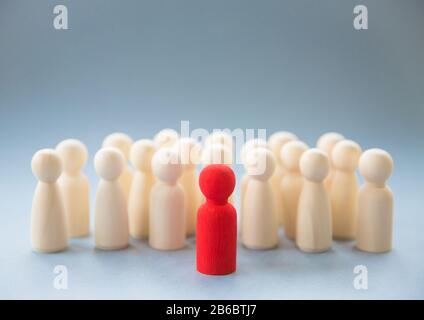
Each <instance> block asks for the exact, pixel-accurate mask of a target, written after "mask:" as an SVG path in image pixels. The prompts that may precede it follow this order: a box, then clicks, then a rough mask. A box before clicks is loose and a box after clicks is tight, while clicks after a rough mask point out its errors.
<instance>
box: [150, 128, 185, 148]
mask: <svg viewBox="0 0 424 320" xmlns="http://www.w3.org/2000/svg"><path fill="white" fill-rule="evenodd" d="M179 138H180V135H179V134H178V132H177V131H175V130H174V129H163V130H161V131H159V132H158V133H157V134H156V135H155V136H154V138H153V142H154V143H155V145H156V149H160V148H168V147H172V146H174V144H175V142H177V141H178V139H179Z"/></svg>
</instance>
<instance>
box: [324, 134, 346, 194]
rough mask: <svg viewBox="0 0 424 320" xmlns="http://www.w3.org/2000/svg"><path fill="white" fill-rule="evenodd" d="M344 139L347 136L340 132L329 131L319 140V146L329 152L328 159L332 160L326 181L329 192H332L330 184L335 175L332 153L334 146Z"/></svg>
mask: <svg viewBox="0 0 424 320" xmlns="http://www.w3.org/2000/svg"><path fill="white" fill-rule="evenodd" d="M342 140H345V137H344V136H343V135H341V134H340V133H337V132H327V133H324V134H323V135H322V136H321V137H320V138H319V139H318V141H317V148H318V149H320V150H321V151H324V152H325V153H326V154H327V157H328V161H329V162H330V171H329V173H328V175H327V178H325V181H324V185H325V188H326V189H327V191H328V192H330V186H331V182H332V181H333V176H334V164H333V160H332V157H331V153H332V151H333V149H334V146H335V145H336V144H337V143H338V142H340V141H342Z"/></svg>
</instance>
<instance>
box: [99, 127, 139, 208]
mask: <svg viewBox="0 0 424 320" xmlns="http://www.w3.org/2000/svg"><path fill="white" fill-rule="evenodd" d="M132 144H133V140H132V139H131V137H130V136H128V135H127V134H125V133H121V132H117V133H112V134H110V135H108V136H107V137H106V138H105V139H104V140H103V145H102V146H103V147H113V148H117V149H118V150H119V151H121V152H122V155H123V156H124V161H125V163H124V168H123V171H122V174H121V176H120V177H119V182H120V183H121V186H122V189H123V190H124V194H125V199H126V200H128V197H129V195H130V189H131V184H132V178H133V172H132V169H131V168H130V167H129V165H128V162H129V160H130V159H129V158H130V150H131V146H132Z"/></svg>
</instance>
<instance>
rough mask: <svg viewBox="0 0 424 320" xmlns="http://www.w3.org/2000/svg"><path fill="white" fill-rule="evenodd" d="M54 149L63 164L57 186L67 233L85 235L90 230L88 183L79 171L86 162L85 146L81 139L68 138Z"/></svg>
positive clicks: (73, 235)
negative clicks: (60, 192)
mask: <svg viewBox="0 0 424 320" xmlns="http://www.w3.org/2000/svg"><path fill="white" fill-rule="evenodd" d="M56 151H57V153H58V154H59V156H60V157H61V159H62V164H63V172H62V175H61V176H60V178H59V186H60V189H61V191H62V196H63V202H64V206H65V213H66V221H67V226H68V235H69V236H70V237H84V236H87V235H88V234H89V232H90V200H89V183H88V179H87V177H86V176H85V175H84V174H83V173H82V172H81V170H82V168H83V167H84V165H85V163H86V162H87V155H88V152H87V148H86V146H85V145H84V144H83V143H82V142H81V141H78V140H75V139H68V140H64V141H62V142H61V143H59V144H58V145H57V147H56Z"/></svg>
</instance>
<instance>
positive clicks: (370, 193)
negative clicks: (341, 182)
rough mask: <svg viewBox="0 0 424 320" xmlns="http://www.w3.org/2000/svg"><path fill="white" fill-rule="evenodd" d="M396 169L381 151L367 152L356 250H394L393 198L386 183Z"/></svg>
mask: <svg viewBox="0 0 424 320" xmlns="http://www.w3.org/2000/svg"><path fill="white" fill-rule="evenodd" d="M392 170H393V160H392V157H391V156H390V154H388V153H387V152H386V151H384V150H381V149H370V150H367V151H365V152H364V154H363V155H362V156H361V158H360V160H359V171H360V173H361V175H362V176H363V177H364V179H365V184H364V185H363V186H362V187H361V189H360V190H359V208H358V224H357V232H356V247H357V248H358V249H360V250H363V251H368V252H374V253H379V252H387V251H390V250H391V249H392V229H393V195H392V192H391V190H390V189H389V188H388V187H387V186H386V180H387V179H388V178H389V176H390V174H391V173H392Z"/></svg>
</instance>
